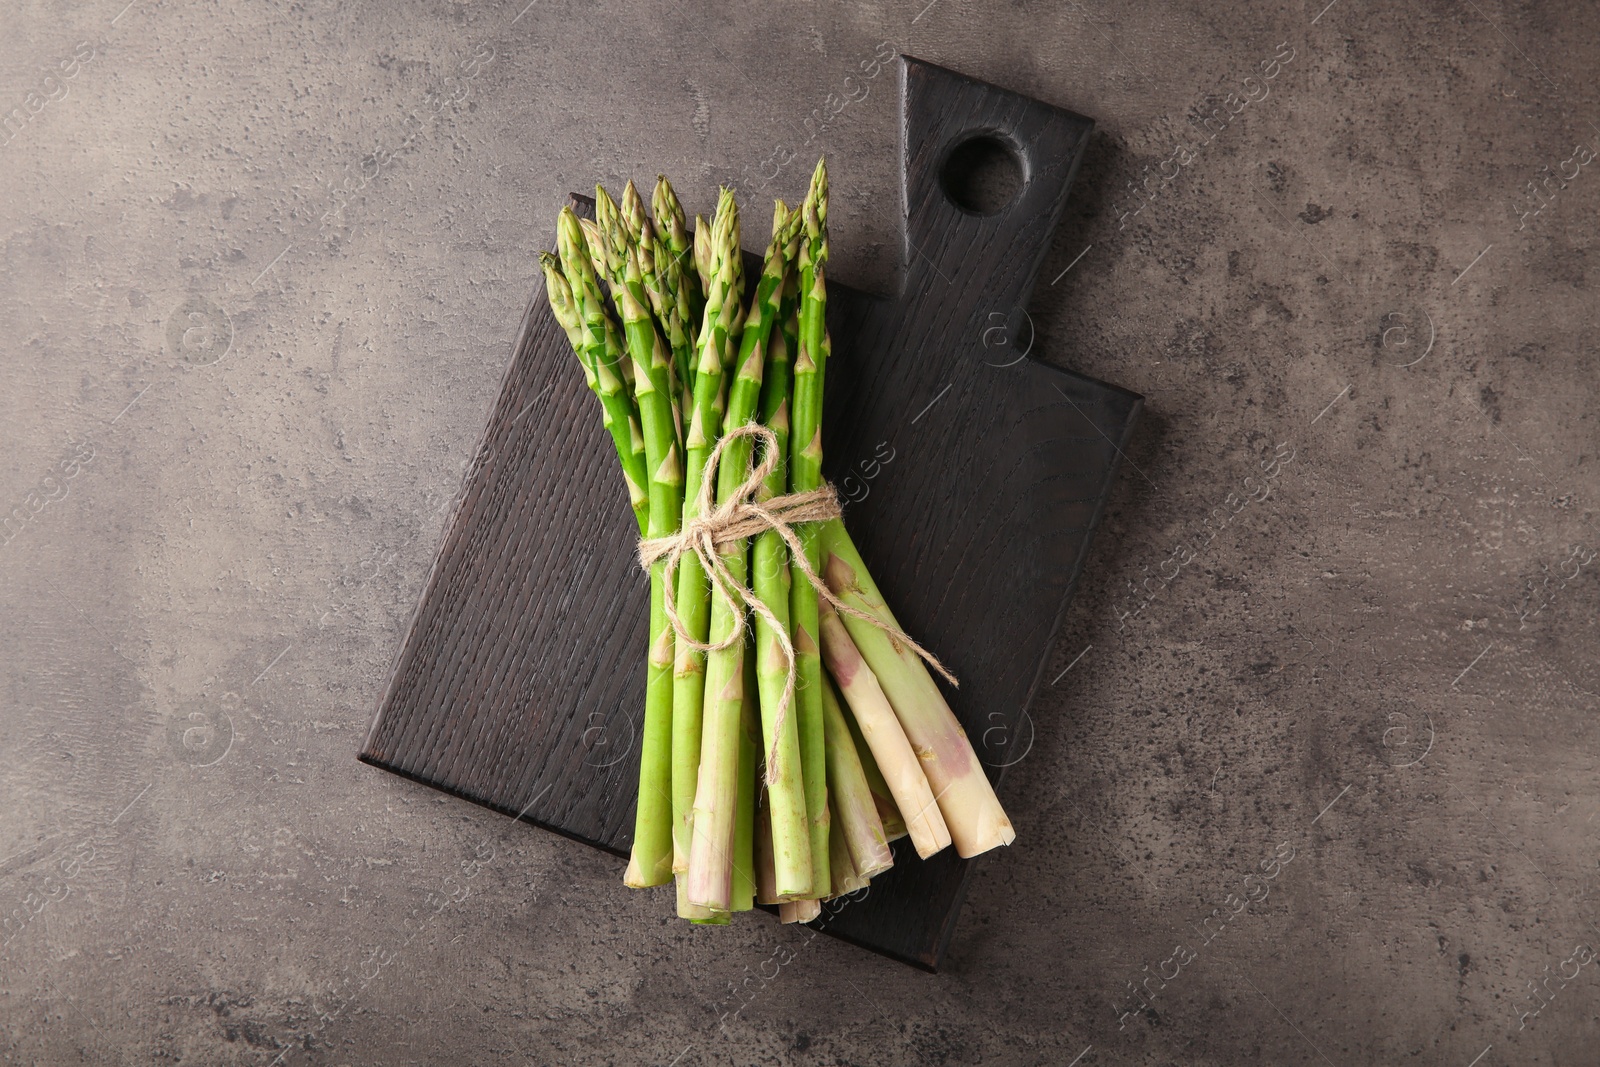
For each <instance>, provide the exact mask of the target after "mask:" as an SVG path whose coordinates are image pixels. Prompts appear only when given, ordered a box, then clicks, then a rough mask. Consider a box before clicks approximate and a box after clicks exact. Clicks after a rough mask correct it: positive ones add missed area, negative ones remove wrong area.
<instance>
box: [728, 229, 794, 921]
mask: <svg viewBox="0 0 1600 1067" xmlns="http://www.w3.org/2000/svg"><path fill="white" fill-rule="evenodd" d="M800 222H801V220H800V217H799V215H798V214H792V213H790V212H789V210H788V207H787V206H786V205H785V204H784V203H783V202H782V201H779V202H778V203H777V204H776V205H775V208H774V211H773V220H772V240H771V242H770V243H769V245H768V248H767V254H766V260H765V263H764V265H763V268H762V272H761V277H760V279H759V280H758V281H757V283H756V294H755V298H754V300H753V301H752V303H751V308H750V312H749V316H748V318H747V319H746V321H745V324H744V330H743V333H742V334H741V336H740V345H739V352H740V354H739V356H738V359H737V362H738V364H739V366H740V371H739V373H738V375H737V376H736V377H735V378H734V385H733V387H732V389H730V391H729V416H728V423H729V426H730V427H731V426H733V425H735V424H736V423H735V420H742V421H741V422H739V423H738V424H741V425H742V424H743V422H747V421H750V417H751V416H752V415H753V414H756V412H757V409H758V408H759V415H760V418H761V421H762V422H764V423H765V424H766V425H767V428H768V429H770V430H772V431H773V433H774V436H775V437H777V439H778V443H777V445H776V450H777V459H778V464H777V466H776V467H775V469H774V470H773V473H772V474H771V475H769V476H768V478H767V480H766V482H765V483H764V484H763V486H762V488H761V491H760V492H759V494H758V498H759V499H763V500H765V499H768V498H770V497H772V496H775V495H778V494H781V493H782V492H783V490H784V486H785V477H784V469H785V464H784V463H783V457H784V453H785V452H786V451H787V442H788V401H789V383H790V377H791V376H790V373H789V366H790V362H791V360H790V356H789V353H790V351H792V350H791V348H790V347H789V345H788V344H787V342H786V340H785V334H784V330H783V329H781V328H780V327H781V324H782V323H783V322H784V318H783V315H784V307H785V299H786V295H787V296H788V304H789V306H790V308H791V309H792V306H793V304H794V299H793V296H792V290H793V288H794V286H793V284H792V277H793V272H792V271H791V270H790V269H789V264H790V263H791V261H792V260H793V258H794V255H795V253H796V251H797V249H798V247H799V239H800V233H799V224H800ZM763 350H765V353H766V358H765V361H764V364H763V360H762V355H763ZM757 393H759V396H758V395H756V394H757ZM749 457H750V444H749V443H748V441H736V442H733V443H732V444H730V445H729V446H728V447H727V449H726V450H725V451H724V452H723V459H722V465H721V472H722V473H721V475H720V478H719V480H720V483H721V484H719V486H718V488H719V490H722V489H727V490H728V491H731V490H732V488H733V485H730V484H728V483H729V482H737V481H739V480H742V479H741V478H740V477H739V475H740V474H741V472H742V471H743V470H744V469H745V465H746V464H747V463H748V462H749ZM753 555H754V563H753V577H752V588H753V591H754V592H755V594H756V597H757V598H758V599H760V600H761V601H762V602H763V603H765V604H766V605H767V606H768V607H769V608H770V609H771V610H772V612H773V614H774V616H775V617H776V618H777V619H778V622H779V624H780V625H782V626H783V627H784V628H785V633H787V627H788V616H789V569H788V561H787V549H786V548H785V546H784V544H783V539H782V537H781V536H780V535H778V534H777V533H776V532H775V531H769V532H768V533H766V534H763V535H762V536H761V537H760V538H758V539H757V540H756V544H755V546H754V548H753ZM755 648H756V654H757V663H756V673H755V677H756V680H757V684H758V686H759V688H760V693H761V727H762V751H763V752H764V753H765V756H766V761H767V771H766V776H765V781H766V785H767V789H768V791H769V793H770V796H769V799H768V805H769V814H770V817H771V819H772V826H771V827H770V833H771V837H772V849H773V864H774V868H775V871H774V878H775V886H776V888H775V893H776V894H777V896H778V897H779V898H780V899H788V898H790V897H795V896H801V895H804V894H806V893H808V892H810V891H811V888H812V882H813V879H812V874H811V844H810V839H809V836H808V833H807V829H806V811H805V789H804V784H803V781H802V774H801V766H800V752H799V735H798V732H797V730H796V726H795V723H796V716H795V715H792V714H785V715H784V717H783V720H782V722H781V723H780V722H779V721H778V709H779V707H780V705H781V704H782V701H783V694H784V691H785V680H786V677H787V670H788V668H787V662H786V660H785V658H784V655H783V650H782V645H781V643H780V640H779V637H778V635H777V633H776V632H775V630H774V628H773V626H772V624H771V623H769V622H767V620H766V619H765V618H764V617H762V616H761V615H759V614H757V615H756V638H755Z"/></svg>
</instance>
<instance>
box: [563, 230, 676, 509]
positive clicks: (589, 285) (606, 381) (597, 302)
mask: <svg viewBox="0 0 1600 1067" xmlns="http://www.w3.org/2000/svg"><path fill="white" fill-rule="evenodd" d="M578 222H579V220H578V217H577V216H576V215H574V214H573V213H572V211H571V210H570V209H566V208H563V209H562V211H561V215H560V217H559V218H558V219H557V221H556V247H557V250H558V252H559V256H560V260H561V269H562V277H563V278H564V280H565V281H566V283H567V285H568V287H569V290H570V292H571V294H572V301H573V304H574V305H575V310H576V311H577V313H578V315H579V317H580V318H581V319H582V321H583V327H584V345H583V351H582V353H581V355H580V359H581V361H582V363H583V366H584V372H585V376H586V377H589V378H590V383H591V387H592V388H593V389H594V391H595V395H596V396H598V397H599V398H600V406H601V409H602V410H603V411H604V412H605V424H606V429H607V430H608V431H609V432H610V434H611V440H612V443H613V444H614V445H615V447H616V450H617V458H618V459H619V460H620V461H621V463H622V478H623V481H624V482H625V483H626V484H627V487H628V502H629V505H630V506H631V507H632V508H633V513H634V517H635V518H636V519H637V520H638V522H639V528H640V531H641V532H644V531H645V530H646V529H647V528H648V524H649V513H650V503H649V497H648V496H647V495H646V490H645V486H646V484H647V483H648V475H647V474H646V473H645V451H644V441H643V438H642V437H641V436H640V434H639V429H638V427H639V423H638V411H637V409H636V408H635V406H634V402H633V398H632V397H631V396H629V394H628V388H627V383H626V381H625V379H624V378H623V376H622V373H621V366H622V365H624V364H625V363H626V362H627V361H626V360H625V359H624V358H623V350H622V340H621V338H620V336H619V335H618V333H617V324H616V321H615V320H614V319H612V317H611V313H610V312H609V311H607V310H606V305H605V298H604V297H603V296H601V294H600V282H599V279H598V278H597V277H596V276H595V272H594V266H593V263H592V261H591V258H590V256H591V250H590V248H589V244H588V242H587V241H586V240H585V239H584V236H583V230H582V227H581V226H579V224H578ZM545 276H546V278H549V277H550V267H549V265H547V267H546V274H545ZM568 336H569V337H570V336H571V334H570V333H569V334H568Z"/></svg>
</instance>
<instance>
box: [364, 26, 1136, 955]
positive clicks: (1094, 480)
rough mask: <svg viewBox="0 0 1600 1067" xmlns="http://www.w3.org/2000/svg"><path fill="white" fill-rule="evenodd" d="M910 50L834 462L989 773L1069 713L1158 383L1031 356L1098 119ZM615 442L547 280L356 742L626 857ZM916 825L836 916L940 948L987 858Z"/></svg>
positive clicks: (846, 359) (630, 593) (844, 356)
mask: <svg viewBox="0 0 1600 1067" xmlns="http://www.w3.org/2000/svg"><path fill="white" fill-rule="evenodd" d="M901 74H902V103H903V118H904V128H903V132H902V139H903V152H904V176H903V182H904V187H903V190H902V196H903V201H902V203H903V206H904V209H905V238H906V248H905V255H906V260H905V262H906V272H905V284H904V288H903V290H902V291H901V292H900V293H899V294H897V295H895V296H892V297H888V298H881V297H875V296H871V295H868V294H864V293H860V292H857V291H854V290H851V289H849V288H848V287H846V286H843V285H840V284H838V283H830V284H829V327H830V331H831V335H832V338H833V355H832V358H831V360H830V361H829V363H828V368H827V374H828V378H827V400H826V407H825V412H826V422H825V425H824V445H825V454H826V457H827V459H826V463H825V467H826V471H827V474H828V476H829V478H830V479H831V480H833V481H834V482H835V484H836V485H838V486H839V488H840V490H841V493H842V495H843V496H844V497H845V499H846V501H847V503H846V515H845V521H846V523H847V524H848V525H849V527H850V529H851V531H852V533H853V534H854V537H855V539H856V542H857V544H858V545H859V547H860V549H861V552H862V555H863V557H864V558H865V559H866V561H867V563H868V566H869V567H870V568H871V570H872V572H873V574H874V576H875V577H876V578H877V580H878V584H879V585H880V586H881V587H882V589H883V591H884V593H885V595H886V596H887V597H888V599H889V602H890V603H891V605H893V607H894V610H895V612H896V614H897V615H898V616H899V618H900V621H901V623H902V625H904V626H905V627H906V628H907V630H908V631H909V632H911V633H912V634H914V635H916V636H917V638H918V639H919V640H921V641H923V642H924V643H925V644H926V645H928V647H930V648H932V649H933V650H935V651H936V652H937V653H938V654H939V655H940V656H941V657H943V659H944V661H945V662H946V663H947V664H948V665H949V666H950V667H951V668H952V669H953V670H954V671H955V673H956V674H957V675H958V677H960V679H961V682H962V684H961V687H960V689H959V690H947V692H948V695H949V698H950V703H951V706H952V708H954V710H955V712H956V714H957V715H958V716H959V717H960V718H961V721H962V723H963V724H964V726H965V727H966V730H967V733H968V736H969V737H970V738H972V740H973V743H974V745H975V747H976V748H977V749H978V752H979V756H980V758H981V759H982V760H983V762H984V763H985V765H986V766H987V767H989V769H990V776H991V778H993V779H996V780H998V779H999V778H1000V776H1001V773H1002V772H1003V769H1004V767H1005V766H1007V765H1008V764H1009V763H1011V762H1012V761H1013V760H1015V759H1017V758H1019V756H1020V755H1021V754H1022V751H1023V749H1022V748H1021V746H1024V745H1028V744H1031V743H1032V731H1034V730H1040V731H1049V730H1051V729H1052V728H1053V724H1052V723H1050V722H1041V723H1033V722H1032V721H1031V719H1029V718H1028V717H1027V713H1026V709H1027V707H1028V705H1029V702H1030V701H1031V699H1032V696H1033V693H1034V690H1035V689H1036V688H1037V687H1038V685H1039V681H1040V678H1041V674H1042V672H1043V670H1044V664H1045V660H1046V657H1047V655H1048V654H1049V651H1050V648H1051V645H1052V643H1053V641H1054V639H1055V634H1056V629H1057V625H1058V623H1059V621H1060V619H1061V616H1062V614H1063V612H1064V610H1065V608H1066V604H1067V602H1068V599H1069V597H1070V596H1071V593H1072V589H1073V586H1074V583H1075V582H1076V579H1077V576H1078V572H1079V570H1080V568H1081V567H1082V564H1083V559H1084V556H1085V554H1086V552H1087V548H1088V544H1089V538H1090V535H1091V533H1092V532H1093V530H1094V527H1095V525H1096V523H1097V521H1098V520H1099V516H1100V513H1101V510H1102V508H1103V506H1104V503H1105V499H1106V496H1107V494H1108V492H1109V489H1110V485H1111V479H1112V476H1113V473H1114V471H1115V469H1116V467H1117V460H1118V458H1119V457H1120V455H1121V452H1122V449H1123V446H1124V444H1125V442H1126V440H1127V438H1128V435H1129V433H1130V431H1131V428H1132V425H1133V422H1134V419H1135V417H1136V416H1137V414H1138V411H1139V407H1140V398H1139V397H1138V396H1137V395H1135V394H1133V393H1129V392H1127V391H1126V390H1122V389H1118V388H1116V387H1114V386H1110V385H1106V384H1104V383H1102V382H1098V381H1094V380H1091V379H1089V378H1085V377H1083V376H1081V375H1078V374H1073V373H1071V372H1068V371H1062V370H1058V369H1055V368H1053V367H1049V366H1046V365H1044V364H1042V363H1039V362H1036V361H1035V360H1034V359H1033V358H1032V356H1033V355H1034V354H1036V353H1034V354H1029V355H1028V356H1026V357H1023V356H1022V352H1024V351H1026V350H1027V348H1028V347H1030V346H1031V341H1030V331H1029V329H1028V327H1027V326H1026V322H1025V319H1024V318H1023V317H1022V315H1021V313H1020V309H1021V308H1023V307H1024V306H1025V304H1026V302H1027V300H1028V296H1029V294H1030V292H1031V290H1032V287H1033V283H1034V276H1035V274H1036V273H1037V271H1038V269H1039V264H1040V261H1041V259H1042V258H1043V256H1044V253H1045V250H1046V248H1047V246H1048V244H1049V241H1050V237H1051V234H1052V233H1053V232H1054V230H1055V227H1056V223H1057V221H1058V220H1059V218H1060V215H1061V211H1062V208H1063V206H1064V204H1065V202H1066V198H1067V188H1068V186H1069V185H1070V183H1071V181H1072V178H1073V175H1074V173H1075V171H1076V169H1077V165H1078V161H1079V159H1080V158H1081V156H1082V153H1083V150H1084V146H1085V144H1086V142H1087V140H1088V136H1089V131H1090V129H1091V127H1092V123H1091V122H1090V120H1088V119H1086V118H1084V117H1082V116H1080V115H1076V114H1073V113H1072V112H1069V111H1064V110H1061V109H1059V108H1055V107H1052V106H1049V105H1047V104H1043V103H1041V102H1039V101H1037V100H1032V99H1029V98H1027V97H1024V96H1020V95H1018V94H1016V93H1012V92H1008V91H1006V90H1003V89H999V88H996V87H994V86H992V85H987V84H985V83H982V82H977V81H974V80H972V79H969V78H966V77H964V76H962V75H960V74H956V73H954V72H952V71H948V70H945V69H943V68H941V67H938V66H935V65H933V64H930V63H925V62H922V61H920V60H916V59H912V58H910V57H905V58H904V59H903V60H902V65H901ZM974 137H988V138H992V139H994V140H997V141H999V142H1000V143H1002V144H1004V145H1008V146H1010V148H1011V149H1012V150H1013V151H1014V152H1015V153H1016V155H1017V157H1019V158H1020V160H1021V167H1022V185H1021V189H1020V191H1019V192H1018V193H1017V195H1016V196H1015V198H1014V199H1013V200H1012V201H1011V202H1010V203H1009V204H1008V205H1007V206H1005V207H1004V208H1002V209H1001V210H999V211H998V212H997V213H995V214H991V215H986V216H980V215H976V214H973V213H971V212H969V211H966V210H964V209H962V208H959V207H958V206H957V205H956V204H955V203H954V202H953V201H952V200H951V199H950V198H949V196H948V195H947V194H946V192H945V188H944V186H943V184H942V183H941V180H940V174H941V172H942V171H943V170H944V167H945V164H946V161H947V160H948V159H949V157H950V154H951V152H952V151H953V150H954V149H955V148H957V147H958V146H960V145H962V144H963V143H965V142H967V141H969V140H971V139H972V138H974ZM799 180H802V181H803V176H802V177H801V178H800V179H799ZM746 211H747V218H749V219H751V220H754V219H757V218H764V217H765V216H764V215H763V213H762V212H760V211H758V210H755V205H754V204H751V205H750V206H749V207H747V209H746ZM752 225H754V224H753V223H752ZM751 232H754V231H753V230H752V231H751ZM751 276H753V274H752V275H751ZM1019 334H1020V337H1019ZM615 467H616V458H615V455H614V454H613V453H612V451H611V444H610V440H609V439H608V438H607V437H606V435H605V433H604V432H603V431H602V430H601V428H600V412H599V407H598V405H597V404H596V403H595V401H594V398H593V397H592V396H591V395H590V394H589V393H588V390H587V389H586V388H585V386H584V381H583V376H582V374H581V373H580V371H579V368H578V366H577V363H576V361H575V360H574V359H573V356H572V353H571V350H570V348H569V347H568V344H567V340H566V337H565V335H564V334H563V333H562V332H561V331H560V329H559V328H558V327H557V326H556V324H555V322H554V319H553V318H552V316H551V314H550V311H549V308H548V306H547V305H546V303H545V297H544V293H543V291H542V289H541V290H540V291H537V292H535V293H534V295H533V297H532V299H531V300H530V302H529V306H528V310H527V311H526V312H525V313H524V315H523V320H522V325H521V329H520V331H519V335H518V339H517V342H516V348H515V351H514V354H513V357H512V362H511V366H510V368H509V369H508V371H507V372H506V376H505V379H504V382H503V383H502V386H501V390H500V395H499V399H498V400H497V401H496V403H495V406H494V409H493V412H492V414H491V416H490V419H489V425H488V429H487V430H486V432H485V434H484V437H483V440H482V443H481V446H480V448H479V449H478V452H477V455H476V458H475V460H474V462H473V464H472V466H471V468H470V470H469V471H468V474H467V477H466V480H465V484H464V487H463V491H462V495H461V499H460V502H459V504H458V505H457V509H456V512H455V515H454V518H453V520H452V521H451V523H450V526H449V529H448V532H447V533H446V535H445V539H444V544H443V546H442V547H441V549H440V551H439V555H438V557H437V559H436V560H435V562H434V566H433V569H432V571H431V573H430V574H429V577H428V580H427V583H426V585H425V587H424V590H423V594H422V599H421V603H420V604H419V605H418V607H417V610H416V612H415V614H414V615H413V617H412V620H411V624H410V627H409V629H408V632H407V634H406V637H405V640H404V642H403V644H402V646H401V648H400V649H399V651H398V654H397V655H396V658H395V663H394V667H393V671H392V674H391V678H390V681H389V685H388V689H387V691H386V692H385V694H384V697H383V701H382V704H381V707H380V710H379V712H378V716H377V719H376V721H375V722H374V723H373V726H372V729H371V731H370V733H369V735H368V737H367V741H366V745H365V746H364V748H363V749H362V752H361V755H360V758H361V759H362V760H364V761H365V762H367V763H371V764H374V765H376V766H379V767H383V768H385V769H387V770H390V771H393V772H395V773H397V774H401V775H404V776H406V777H408V778H412V779H415V780H417V781H419V782H424V783H426V784H428V785H431V786H434V787H436V788H438V789H442V790H445V791H446V792H449V793H452V794H455V795H457V796H460V797H464V798H466V799H468V800H471V801H474V802H476V803H479V804H483V805H486V806H488V807H491V808H493V809H495V810H497V811H501V812H504V813H506V814H510V815H519V814H520V816H521V817H522V818H523V819H526V820H527V821H529V822H532V823H534V824H535V825H537V826H541V827H543V828H545V829H548V830H552V831H554V832H556V833H560V834H564V835H566V836H568V837H572V838H575V839H577V840H579V841H583V842H585V843H587V844H590V845H594V846H596V847H598V848H602V849H605V850H606V851H608V852H612V853H614V854H616V855H618V856H625V855H626V854H627V850H628V846H629V843H630V840H631V837H632V830H633V809H634V792H635V788H636V785H637V776H638V769H637V765H636V760H637V751H636V746H635V742H636V739H637V737H638V732H639V729H640V720H641V718H642V714H643V707H644V652H645V636H646V625H647V614H648V610H647V609H648V603H647V602H648V582H647V580H646V577H645V575H644V574H643V573H642V572H641V571H640V570H639V568H638V567H637V565H636V564H635V563H634V562H633V561H634V553H633V543H634V539H635V527H634V525H633V516H632V513H631V512H630V511H629V509H628V506H627V499H626V495H625V493H624V491H623V488H622V480H621V478H620V476H619V474H618V472H617V470H616V469H615ZM1000 796H1001V800H1002V801H1003V802H1007V803H1008V806H1010V807H1013V808H1023V807H1025V802H1023V801H1022V800H1021V798H1014V797H1008V796H1007V794H1006V791H1005V790H1004V789H1001V790H1000ZM1020 829H1021V832H1020V834H1019V837H1018V839H1017V842H1016V845H1015V846H1014V847H1016V848H1019V849H1023V850H1026V849H1027V848H1028V847H1029V841H1028V836H1027V832H1026V830H1027V820H1026V819H1023V820H1021V827H1020ZM905 845H906V842H905V841H901V842H897V847H896V852H895V855H896V863H895V866H894V868H893V869H892V870H890V871H889V872H887V873H886V874H883V875H880V876H879V877H877V878H875V879H874V880H873V883H872V887H871V889H870V891H869V892H868V893H867V894H866V895H865V897H864V898H862V899H860V900H857V901H854V902H852V903H850V904H849V905H848V906H846V907H843V908H842V909H840V910H839V911H838V912H837V913H835V914H832V915H830V916H829V917H828V918H827V919H826V921H825V929H826V931H827V932H828V933H830V934H833V935H835V936H838V937H841V938H843V939H845V940H848V941H851V942H855V943H857V944H860V945H863V946H865V947H867V948H871V949H873V950H875V951H878V952H882V953H884V954H886V955H889V956H892V957H894V958H896V959H900V960H903V961H905V962H907V963H911V964H913V965H916V966H920V967H924V968H927V969H930V970H932V969H936V968H937V967H938V965H939V961H940V959H941V957H942V955H943V953H944V950H945V947H946V945H947V944H948V942H949V939H950V935H951V932H952V931H953V929H954V926H955V921H956V915H957V912H958V911H959V909H960V906H961V900H962V897H963V894H964V892H965V887H966V882H967V877H968V874H969V873H970V871H971V865H972V863H974V862H980V861H976V860H974V861H966V860H961V859H959V858H958V857H956V856H955V854H954V851H953V850H948V849H947V850H946V851H945V852H944V853H942V854H940V855H938V856H935V857H934V858H933V859H932V860H929V861H926V862H924V861H921V860H919V859H917V857H916V855H915V853H914V852H913V851H912V850H911V849H909V848H907V847H904V846H905ZM617 874H618V877H619V878H620V877H621V865H620V864H619V865H618V871H617ZM656 896H657V898H658V900H659V905H660V907H661V908H662V910H663V912H664V913H668V912H670V911H671V909H672V908H673V898H672V893H671V890H670V888H664V889H661V890H659V891H656Z"/></svg>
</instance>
